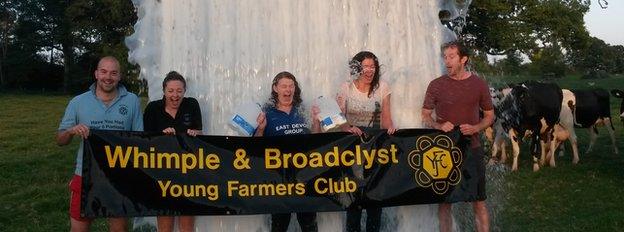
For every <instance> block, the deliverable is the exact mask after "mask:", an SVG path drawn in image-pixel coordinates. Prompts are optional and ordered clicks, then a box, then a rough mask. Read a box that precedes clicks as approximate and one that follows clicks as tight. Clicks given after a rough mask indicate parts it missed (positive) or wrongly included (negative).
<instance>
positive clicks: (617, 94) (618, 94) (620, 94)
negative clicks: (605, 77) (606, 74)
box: [611, 89, 624, 122]
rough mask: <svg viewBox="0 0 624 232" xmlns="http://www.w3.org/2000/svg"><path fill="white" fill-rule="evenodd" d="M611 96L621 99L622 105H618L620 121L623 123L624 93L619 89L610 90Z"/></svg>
mask: <svg viewBox="0 0 624 232" xmlns="http://www.w3.org/2000/svg"><path fill="white" fill-rule="evenodd" d="M611 95H613V96H614V97H617V98H622V103H621V104H620V119H622V121H623V122H624V91H622V90H619V89H614V90H611Z"/></svg>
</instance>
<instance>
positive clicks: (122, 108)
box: [119, 105, 128, 115]
mask: <svg viewBox="0 0 624 232" xmlns="http://www.w3.org/2000/svg"><path fill="white" fill-rule="evenodd" d="M119 114H121V115H126V114H128V107H127V106H126V105H120V106H119Z"/></svg>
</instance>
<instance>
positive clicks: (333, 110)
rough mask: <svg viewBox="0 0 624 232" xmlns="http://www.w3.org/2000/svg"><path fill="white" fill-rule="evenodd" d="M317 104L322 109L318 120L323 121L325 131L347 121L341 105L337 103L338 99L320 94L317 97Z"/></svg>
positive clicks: (322, 125)
mask: <svg viewBox="0 0 624 232" xmlns="http://www.w3.org/2000/svg"><path fill="white" fill-rule="evenodd" d="M316 104H317V105H318V107H319V110H320V112H319V114H318V120H319V121H320V122H321V127H322V128H323V131H328V130H331V129H332V128H335V127H338V126H340V125H342V124H345V123H347V119H346V118H345V116H344V115H343V114H342V112H341V111H340V107H339V106H338V103H336V100H334V99H331V98H325V97H323V96H319V97H318V98H316Z"/></svg>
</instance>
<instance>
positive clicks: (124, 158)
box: [104, 145, 139, 168]
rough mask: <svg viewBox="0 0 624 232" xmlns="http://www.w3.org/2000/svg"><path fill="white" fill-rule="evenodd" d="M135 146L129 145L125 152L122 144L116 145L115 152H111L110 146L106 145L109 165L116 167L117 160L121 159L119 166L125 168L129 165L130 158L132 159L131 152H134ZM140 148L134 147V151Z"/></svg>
mask: <svg viewBox="0 0 624 232" xmlns="http://www.w3.org/2000/svg"><path fill="white" fill-rule="evenodd" d="M132 148H133V147H127V148H126V153H125V154H124V153H123V150H122V148H121V147H120V146H115V152H114V153H113V154H111V149H110V146H108V145H106V146H104V151H106V159H107V160H108V167H109V168H114V167H115V166H117V161H119V167H121V168H125V167H126V165H128V159H130V153H132ZM138 150H139V148H138V147H134V152H135V153H136V152H138Z"/></svg>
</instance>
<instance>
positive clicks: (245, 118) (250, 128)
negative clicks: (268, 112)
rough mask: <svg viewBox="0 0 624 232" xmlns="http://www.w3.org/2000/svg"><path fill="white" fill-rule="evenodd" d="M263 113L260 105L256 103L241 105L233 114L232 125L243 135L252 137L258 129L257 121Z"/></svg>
mask: <svg viewBox="0 0 624 232" xmlns="http://www.w3.org/2000/svg"><path fill="white" fill-rule="evenodd" d="M261 111H262V109H261V108H260V104H258V103H255V102H249V103H246V104H242V105H239V106H238V107H236V109H235V110H234V113H233V114H232V120H230V124H231V125H232V126H234V127H235V128H236V129H238V130H239V131H240V132H242V133H243V134H245V135H248V136H252V135H253V133H254V131H255V130H256V127H258V122H257V121H256V119H257V118H258V115H259V114H260V112H261Z"/></svg>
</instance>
